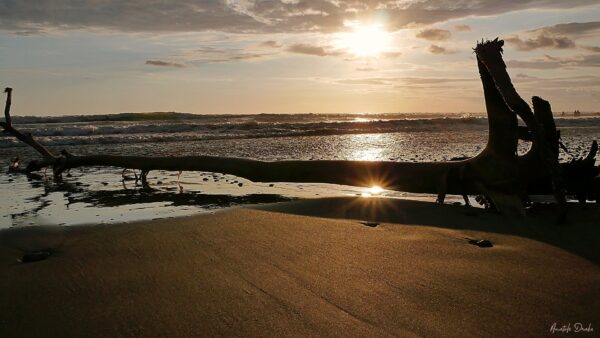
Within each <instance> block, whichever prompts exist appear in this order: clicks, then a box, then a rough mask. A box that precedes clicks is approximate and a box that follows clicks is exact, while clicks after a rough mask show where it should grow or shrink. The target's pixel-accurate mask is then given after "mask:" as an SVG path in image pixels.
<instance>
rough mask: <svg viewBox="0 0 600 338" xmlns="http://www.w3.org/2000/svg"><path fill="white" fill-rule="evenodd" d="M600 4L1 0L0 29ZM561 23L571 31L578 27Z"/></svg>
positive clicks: (313, 21)
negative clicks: (573, 27)
mask: <svg viewBox="0 0 600 338" xmlns="http://www.w3.org/2000/svg"><path fill="white" fill-rule="evenodd" d="M594 4H597V0H569V1H564V0H546V1H539V0H504V1H497V0H472V1H441V0H419V1H416V0H415V1H408V2H406V1H393V0H385V1H375V0H366V1H353V0H349V1H324V0H298V1H286V2H281V1H254V2H252V1H248V2H244V1H216V0H205V1H189V0H187V1H186V0H174V1H169V2H163V1H142V0H130V1H117V0H104V1H97V0H80V1H69V0H36V1H25V0H0V29H3V30H9V31H12V32H14V33H18V34H23V35H32V34H36V33H41V32H44V31H45V30H47V29H88V28H94V29H109V30H115V31H122V32H188V31H205V30H215V31H223V32H236V33H246V32H253V33H273V32H331V31H338V30H340V29H342V28H343V27H344V21H346V20H369V19H372V18H374V17H379V16H381V15H384V16H385V17H386V18H387V25H386V26H387V27H389V29H391V30H397V29H400V28H404V27H406V26H407V25H410V24H432V23H437V22H443V21H446V20H449V19H455V18H462V17H466V16H481V15H495V14H502V13H506V12H511V11H517V10H526V9H531V8H546V9H557V8H573V7H578V6H586V5H594ZM465 29H466V27H460V28H458V29H457V30H465ZM556 29H558V30H563V31H565V30H566V31H568V30H569V29H571V27H569V26H565V27H557V28H556Z"/></svg>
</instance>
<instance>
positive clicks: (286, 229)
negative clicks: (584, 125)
mask: <svg viewBox="0 0 600 338" xmlns="http://www.w3.org/2000/svg"><path fill="white" fill-rule="evenodd" d="M599 220H600V209H599V208H598V205H593V204H588V205H587V206H586V207H585V209H584V208H583V207H580V206H577V205H571V207H570V214H569V222H568V224H566V225H555V224H554V214H553V212H552V208H550V207H543V206H541V207H536V208H534V209H532V210H530V211H529V215H528V217H526V218H510V217H506V216H501V215H498V214H495V213H491V212H489V211H486V210H483V209H475V208H465V207H463V206H458V205H436V204H434V203H429V202H419V201H407V200H400V199H383V198H360V197H339V198H324V199H312V200H298V201H291V202H283V203H275V204H267V205H261V206H246V207H234V208H229V209H224V210H219V211H216V212H212V213H205V214H201V215H196V216H187V217H178V218H172V219H159V220H151V221H139V222H131V223H123V224H108V225H87V226H72V227H57V226H51V227H43V226H33V227H20V228H11V229H5V230H3V231H1V232H0V265H1V269H0V271H1V278H0V290H1V291H0V292H2V296H1V297H0V300H1V302H2V304H0V318H1V319H0V336H2V337H33V336H47V337H50V336H52V337H75V336H78V337H82V336H85V337H95V336H97V337H110V336H145V337H149V336H172V337H185V336H407V337H411V336H457V337H458V336H460V337H470V336H551V335H552V331H551V328H552V327H553V325H554V327H555V328H557V329H560V328H561V327H562V326H563V325H570V329H571V333H573V330H575V328H576V327H579V326H576V324H577V323H580V324H581V325H582V326H581V327H583V328H586V329H588V328H589V327H590V326H591V327H592V328H593V330H594V331H595V332H583V331H581V332H578V334H581V335H583V336H593V335H594V334H597V332H598V330H600V269H599V268H598V263H599V262H600V252H599V251H598V249H597V248H598V247H599V245H600V243H598V242H599V241H600V236H598V226H597V224H598V221H599ZM470 239H485V240H488V241H490V242H491V243H492V244H493V247H488V248H483V247H479V246H476V245H472V244H470V243H469V240H470ZM40 249H52V255H50V257H48V258H47V259H45V260H41V261H37V262H31V263H21V262H19V260H20V259H22V256H23V254H24V253H26V252H29V251H32V250H40ZM556 333H557V334H558V333H560V332H556Z"/></svg>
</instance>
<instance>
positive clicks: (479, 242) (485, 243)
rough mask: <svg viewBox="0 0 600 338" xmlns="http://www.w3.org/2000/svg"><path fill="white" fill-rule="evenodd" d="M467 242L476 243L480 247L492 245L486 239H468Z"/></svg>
mask: <svg viewBox="0 0 600 338" xmlns="http://www.w3.org/2000/svg"><path fill="white" fill-rule="evenodd" d="M469 244H472V245H476V246H478V247H480V248H491V247H493V246H494V245H493V244H492V242H490V241H488V240H487V239H469Z"/></svg>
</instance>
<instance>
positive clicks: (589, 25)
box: [529, 21, 600, 36]
mask: <svg viewBox="0 0 600 338" xmlns="http://www.w3.org/2000/svg"><path fill="white" fill-rule="evenodd" d="M596 30H600V21H592V22H571V23H561V24H558V25H554V26H546V27H541V28H537V29H534V30H531V31H529V32H532V33H546V34H557V35H567V36H581V35H586V34H587V33H591V32H594V31H596Z"/></svg>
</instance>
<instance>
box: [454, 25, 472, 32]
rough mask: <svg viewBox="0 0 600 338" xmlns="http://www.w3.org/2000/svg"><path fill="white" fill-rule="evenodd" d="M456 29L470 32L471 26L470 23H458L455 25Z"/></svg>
mask: <svg viewBox="0 0 600 338" xmlns="http://www.w3.org/2000/svg"><path fill="white" fill-rule="evenodd" d="M454 30H455V31H457V32H470V31H471V26H469V25H456V26H454Z"/></svg>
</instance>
